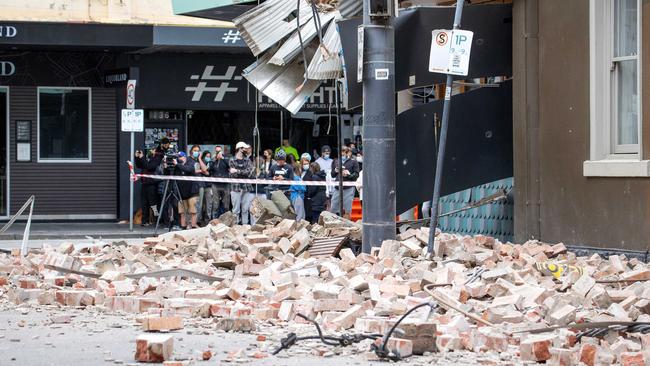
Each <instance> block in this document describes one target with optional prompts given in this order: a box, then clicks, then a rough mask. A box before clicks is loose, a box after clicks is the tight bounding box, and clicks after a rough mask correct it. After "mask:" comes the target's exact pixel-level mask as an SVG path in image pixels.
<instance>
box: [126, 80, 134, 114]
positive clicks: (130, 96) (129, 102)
mask: <svg viewBox="0 0 650 366" xmlns="http://www.w3.org/2000/svg"><path fill="white" fill-rule="evenodd" d="M135 83H136V80H129V82H128V83H127V84H126V108H127V109H134V108H135Z"/></svg>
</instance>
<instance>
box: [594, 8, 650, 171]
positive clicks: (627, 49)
mask: <svg viewBox="0 0 650 366" xmlns="http://www.w3.org/2000/svg"><path fill="white" fill-rule="evenodd" d="M589 18H590V19H589V21H590V27H589V36H590V104H591V107H590V128H591V141H590V142H591V144H590V161H587V162H585V166H584V172H585V175H603V176H607V175H613V176H626V175H630V176H636V175H644V176H645V175H648V173H650V165H648V164H647V163H646V162H645V161H644V162H643V164H636V165H635V164H633V162H634V161H637V162H640V163H641V162H642V161H641V158H642V157H641V151H642V150H641V128H642V119H641V82H640V80H641V56H642V55H641V52H640V50H641V0H591V1H590V17H589ZM613 163H620V164H619V166H617V167H615V166H613V165H612V164H613ZM623 165H624V166H626V167H628V168H631V169H627V168H621V166H623Z"/></svg>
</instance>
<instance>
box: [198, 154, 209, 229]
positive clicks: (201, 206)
mask: <svg viewBox="0 0 650 366" xmlns="http://www.w3.org/2000/svg"><path fill="white" fill-rule="evenodd" d="M210 166H212V153H210V151H208V150H205V151H204V152H202V153H201V157H200V158H199V167H200V173H199V174H200V175H201V176H203V177H209V176H210ZM196 212H197V215H198V217H197V220H198V222H200V223H203V224H207V223H208V222H210V220H212V184H211V183H210V182H199V201H198V206H197V208H196Z"/></svg>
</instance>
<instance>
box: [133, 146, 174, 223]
mask: <svg viewBox="0 0 650 366" xmlns="http://www.w3.org/2000/svg"><path fill="white" fill-rule="evenodd" d="M167 150H169V139H168V138H166V137H163V138H162V139H160V143H159V144H158V146H157V147H156V148H155V149H153V150H150V151H148V152H147V156H145V154H144V153H143V152H142V151H141V150H138V151H136V152H135V167H136V168H138V169H142V173H143V174H156V171H157V169H158V167H159V166H160V165H161V164H162V162H163V159H164V157H165V154H166V153H167ZM158 183H159V182H158V180H156V179H151V178H142V193H141V195H140V196H141V203H142V204H141V207H142V224H141V225H142V226H149V225H150V220H151V216H150V211H153V214H154V216H158V205H159V204H160V197H159V195H158Z"/></svg>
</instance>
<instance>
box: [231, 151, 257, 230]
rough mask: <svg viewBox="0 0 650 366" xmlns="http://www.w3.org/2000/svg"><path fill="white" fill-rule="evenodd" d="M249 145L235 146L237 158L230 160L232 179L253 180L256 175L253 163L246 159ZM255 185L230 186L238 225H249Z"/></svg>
mask: <svg viewBox="0 0 650 366" xmlns="http://www.w3.org/2000/svg"><path fill="white" fill-rule="evenodd" d="M247 148H248V144H246V143H245V142H243V141H240V142H238V143H237V145H235V156H234V157H233V158H232V159H230V162H229V166H230V170H229V173H230V178H235V179H252V178H253V176H254V174H255V167H254V166H253V162H252V161H251V160H250V159H249V158H248V157H246V149H247ZM253 192H254V190H253V185H252V184H250V183H232V184H231V185H230V201H231V202H232V213H233V214H235V217H237V223H238V224H239V223H241V224H243V225H247V224H248V222H249V220H248V212H249V210H250V207H251V202H253V198H255V194H254V193H253Z"/></svg>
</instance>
